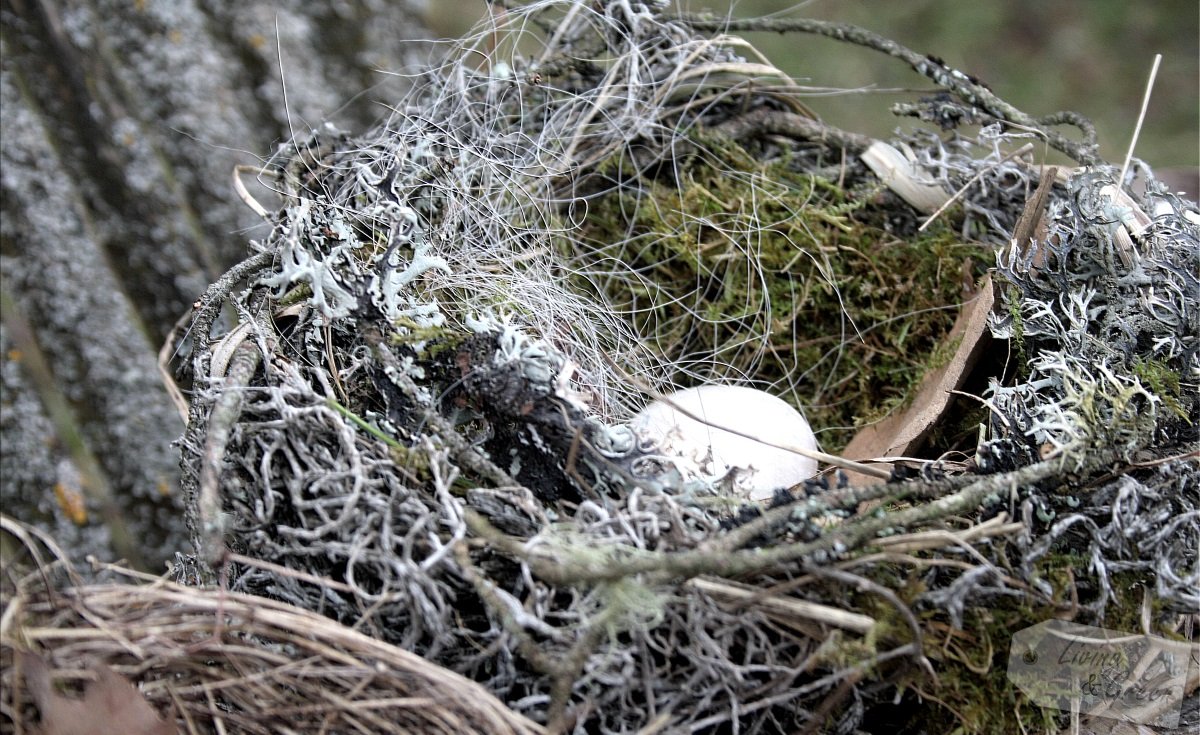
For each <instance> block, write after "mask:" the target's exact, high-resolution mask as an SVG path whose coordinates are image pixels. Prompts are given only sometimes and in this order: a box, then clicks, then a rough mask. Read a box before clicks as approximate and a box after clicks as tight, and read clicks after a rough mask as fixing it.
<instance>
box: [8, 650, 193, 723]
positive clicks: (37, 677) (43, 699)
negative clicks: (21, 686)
mask: <svg viewBox="0 0 1200 735" xmlns="http://www.w3.org/2000/svg"><path fill="white" fill-rule="evenodd" d="M20 659H21V667H22V668H23V669H24V671H25V685H26V686H27V687H28V688H29V694H30V696H32V697H33V701H34V704H36V705H37V708H38V711H39V712H41V714H42V727H41V733H42V735H109V734H110V733H122V734H123V735H177V733H178V732H179V731H178V729H176V727H175V726H174V725H173V724H171V723H169V722H166V721H164V720H163V719H162V717H160V716H159V715H158V712H156V711H155V710H154V708H153V707H151V706H150V703H149V702H147V701H146V699H145V697H143V696H142V694H141V692H139V691H138V690H137V688H136V687H134V686H133V684H130V683H129V680H128V679H126V678H125V677H123V676H121V675H120V674H118V673H117V672H115V671H113V670H112V669H110V668H108V667H107V666H104V665H98V666H95V667H93V668H92V672H93V673H94V674H95V675H96V680H95V681H94V682H92V683H91V684H89V685H88V686H87V688H86V689H85V690H84V694H83V699H72V698H71V697H67V696H65V695H63V694H61V693H59V692H58V691H57V690H56V689H55V688H54V682H53V681H52V680H51V677H50V667H49V665H47V664H46V662H45V661H44V660H42V658H41V657H40V656H37V655H35V654H32V653H27V652H24V651H22V652H21V653H20Z"/></svg>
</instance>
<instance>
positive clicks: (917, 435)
mask: <svg viewBox="0 0 1200 735" xmlns="http://www.w3.org/2000/svg"><path fill="white" fill-rule="evenodd" d="M994 302H995V297H994V295H993V293H992V279H991V276H985V277H984V279H983V281H982V282H981V283H980V286H979V290H978V292H977V294H976V296H975V298H974V299H973V300H972V301H969V302H967V303H966V304H964V305H963V308H962V310H961V311H960V312H959V314H958V319H957V320H955V322H954V327H953V328H951V330H950V333H949V334H947V335H946V339H947V340H959V342H958V349H957V350H955V352H954V356H953V357H951V358H950V361H949V362H948V363H946V364H945V365H944V366H942V367H940V368H937V369H936V370H931V371H929V372H928V373H926V375H925V378H924V379H923V380H922V381H921V387H920V388H919V389H918V390H917V395H916V398H914V399H913V401H912V404H911V405H909V407H908V409H907V410H905V411H904V412H902V413H896V414H892V415H891V416H888V417H887V418H885V419H883V420H882V421H879V422H877V423H874V424H871V425H870V426H866V427H863V429H862V430H860V431H859V432H858V434H856V435H855V436H854V439H853V440H851V442H850V444H849V445H848V446H847V447H846V449H845V451H843V452H842V456H844V457H846V458H847V459H855V460H867V459H876V458H885V457H903V456H911V454H912V453H913V452H915V451H916V450H917V449H919V448H920V446H921V444H922V443H923V442H924V441H925V438H926V437H927V436H928V435H929V430H930V429H931V428H933V426H935V425H936V424H937V423H938V421H939V420H940V419H941V417H942V414H943V413H944V412H945V411H946V409H947V407H949V405H950V402H951V401H952V400H953V399H954V396H953V394H952V393H951V391H954V390H958V389H959V388H961V387H962V385H963V383H965V382H966V379H967V376H969V375H970V374H971V369H972V368H973V367H974V366H975V362H976V361H977V360H978V359H979V356H980V355H981V354H982V353H983V350H984V349H985V348H986V347H987V345H988V344H989V343H990V342H991V339H992V334H991V332H990V331H988V328H987V317H988V313H989V312H991V310H992V305H993V303H994ZM848 474H850V475H851V480H853V481H854V482H856V483H859V484H867V483H877V482H881V480H880V479H879V478H875V477H868V476H866V475H860V474H858V473H848Z"/></svg>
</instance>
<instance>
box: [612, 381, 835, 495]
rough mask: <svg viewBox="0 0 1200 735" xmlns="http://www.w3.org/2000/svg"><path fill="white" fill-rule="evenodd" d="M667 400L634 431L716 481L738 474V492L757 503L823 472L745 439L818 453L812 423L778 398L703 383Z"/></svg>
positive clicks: (639, 417) (806, 459)
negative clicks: (761, 440)
mask: <svg viewBox="0 0 1200 735" xmlns="http://www.w3.org/2000/svg"><path fill="white" fill-rule="evenodd" d="M666 399H667V400H658V401H654V402H653V403H651V404H650V405H649V406H646V408H645V409H644V410H642V412H641V413H639V414H638V415H637V416H636V417H634V419H633V421H631V422H630V424H629V425H630V428H632V429H633V431H634V432H635V433H636V434H637V435H638V437H639V438H640V439H641V440H642V442H643V443H649V444H653V445H655V446H657V447H658V451H659V452H661V453H662V454H665V455H669V456H674V457H676V458H678V459H679V460H681V461H684V462H686V463H689V465H690V468H695V470H696V471H697V472H698V473H699V474H702V475H707V476H709V477H711V478H714V479H715V478H720V477H723V476H725V475H726V474H728V473H729V471H730V470H734V471H735V472H734V478H733V479H734V486H735V488H738V489H741V490H742V491H744V492H747V493H748V494H749V496H750V498H751V499H752V500H767V499H769V498H770V497H771V496H772V495H774V493H775V491H776V490H778V489H779V488H781V487H791V486H792V485H795V484H796V483H798V482H800V481H802V480H805V479H807V478H809V477H812V476H813V475H815V474H817V462H816V460H814V459H811V458H809V457H805V456H802V455H800V454H797V453H795V452H789V451H787V450H786V449H780V448H778V447H774V446H770V445H768V444H764V443H762V442H760V441H755V439H751V438H748V437H747V436H742V434H748V435H750V436H753V437H755V438H757V439H763V440H765V441H768V442H770V443H771V444H778V445H784V446H789V447H799V448H801V449H806V450H810V451H816V449H817V440H816V438H815V437H814V436H813V432H812V429H811V428H810V427H809V425H808V422H807V421H805V420H804V417H803V416H801V415H800V412H799V411H797V410H796V409H794V408H792V407H791V406H790V405H788V404H787V403H786V402H785V401H784V400H783V399H781V398H779V397H778V396H773V395H771V394H770V393H765V392H763V391H761V390H758V389H756V388H747V387H745V386H736V385H702V386H700V387H698V388H688V389H686V390H681V391H678V392H676V393H672V394H670V395H668V396H666ZM668 401H669V402H670V403H668ZM671 404H674V405H671ZM675 406H678V407H680V408H682V409H683V410H684V411H687V412H688V413H690V414H692V415H694V416H697V417H699V418H701V419H704V421H703V422H701V421H697V420H696V419H693V418H691V417H690V416H687V415H685V414H684V413H682V412H681V411H679V410H677V409H676V408H675ZM725 429H732V430H733V431H734V432H737V433H733V432H730V431H726V430H725Z"/></svg>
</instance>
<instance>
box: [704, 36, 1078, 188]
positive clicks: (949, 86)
mask: <svg viewBox="0 0 1200 735" xmlns="http://www.w3.org/2000/svg"><path fill="white" fill-rule="evenodd" d="M680 19H681V20H682V21H684V22H685V23H687V24H688V25H690V26H691V27H693V28H695V29H697V30H705V31H774V32H777V33H796V32H798V33H813V34H817V35H820V36H826V37H828V38H832V39H835V40H838V41H845V42H847V43H853V44H857V45H859V46H864V47H866V48H870V49H874V50H876V51H880V52H882V53H885V54H888V55H889V56H894V57H896V58H898V59H900V60H902V61H904V62H905V63H907V64H908V65H909V66H911V67H912V68H913V70H914V71H916V72H917V73H918V74H921V75H922V76H924V77H927V78H929V79H930V80H932V81H933V82H934V83H935V84H937V85H938V86H939V87H942V88H943V89H945V90H947V91H948V92H950V93H952V94H954V95H956V96H957V97H959V98H960V99H962V100H963V101H964V102H966V103H967V104H968V105H972V106H975V107H978V108H980V109H982V110H983V111H985V112H986V113H987V114H988V115H990V116H992V117H994V118H996V119H997V120H1001V121H1003V122H1007V123H1013V124H1015V125H1020V126H1023V127H1027V128H1030V129H1033V130H1036V131H1038V133H1039V134H1041V135H1042V136H1044V137H1045V139H1046V142H1047V143H1049V144H1050V146H1051V147H1052V148H1054V149H1056V150H1058V151H1061V152H1062V153H1065V154H1066V155H1068V156H1070V157H1071V158H1073V159H1074V160H1076V161H1078V162H1079V163H1081V164H1083V165H1086V166H1093V165H1096V164H1098V163H1100V162H1101V159H1100V156H1099V154H1098V152H1097V145H1096V131H1095V128H1094V127H1093V126H1092V124H1091V123H1090V122H1089V121H1087V120H1086V118H1083V117H1082V116H1081V115H1078V114H1077V113H1071V112H1057V113H1054V114H1053V115H1049V116H1046V117H1042V118H1035V117H1032V116H1030V115H1028V114H1026V113H1024V112H1022V111H1020V110H1018V109H1017V108H1016V107H1013V106H1012V105H1010V104H1009V103H1007V102H1005V101H1004V100H1002V99H1000V98H999V97H997V96H996V94H995V93H993V92H992V91H991V90H990V89H988V88H987V87H986V86H984V85H983V84H980V83H979V82H978V81H975V80H974V79H972V78H971V77H970V76H968V75H967V74H964V73H963V72H961V71H958V70H957V69H953V68H951V67H949V66H947V65H946V64H945V63H944V62H943V61H941V60H940V59H937V58H935V57H932V56H927V55H924V54H919V53H917V52H915V51H913V50H911V49H909V48H906V47H905V46H902V45H900V44H898V43H896V42H895V41H893V40H891V39H889V38H885V37H883V36H881V35H879V34H878V33H874V32H872V31H868V30H867V29H865V28H860V27H858V26H855V25H851V24H848V23H833V22H830V21H823V20H815V19H812V18H754V19H746V20H738V19H731V18H726V19H711V18H704V17H700V16H696V15H683V16H681V17H680ZM1060 124H1068V125H1074V126H1076V127H1078V128H1079V129H1080V130H1082V131H1083V134H1084V139H1083V141H1082V142H1075V141H1072V140H1070V139H1068V138H1067V137H1065V136H1063V135H1062V134H1061V133H1058V132H1055V131H1054V130H1051V129H1049V127H1048V126H1049V125H1060Z"/></svg>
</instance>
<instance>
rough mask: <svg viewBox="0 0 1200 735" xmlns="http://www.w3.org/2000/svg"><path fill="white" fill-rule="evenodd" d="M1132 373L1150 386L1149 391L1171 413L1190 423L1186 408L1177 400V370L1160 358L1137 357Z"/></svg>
mask: <svg viewBox="0 0 1200 735" xmlns="http://www.w3.org/2000/svg"><path fill="white" fill-rule="evenodd" d="M1133 374H1134V375H1136V376H1137V378H1138V380H1140V381H1142V383H1144V384H1145V385H1146V386H1147V387H1149V388H1150V392H1152V393H1153V394H1154V395H1156V396H1158V398H1159V399H1160V400H1161V401H1162V402H1163V405H1164V406H1166V407H1167V409H1168V410H1169V411H1170V412H1171V413H1173V414H1175V415H1176V416H1178V417H1179V418H1181V419H1183V420H1184V421H1187V422H1188V423H1189V424H1190V423H1191V420H1190V419H1189V418H1188V412H1187V410H1186V409H1185V408H1184V407H1183V404H1182V403H1180V402H1179V372H1178V371H1176V370H1174V369H1173V368H1171V366H1169V365H1167V364H1166V363H1165V362H1163V361H1161V360H1155V359H1153V358H1151V359H1145V360H1144V359H1142V358H1141V357H1138V358H1135V360H1134V363H1133Z"/></svg>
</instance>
